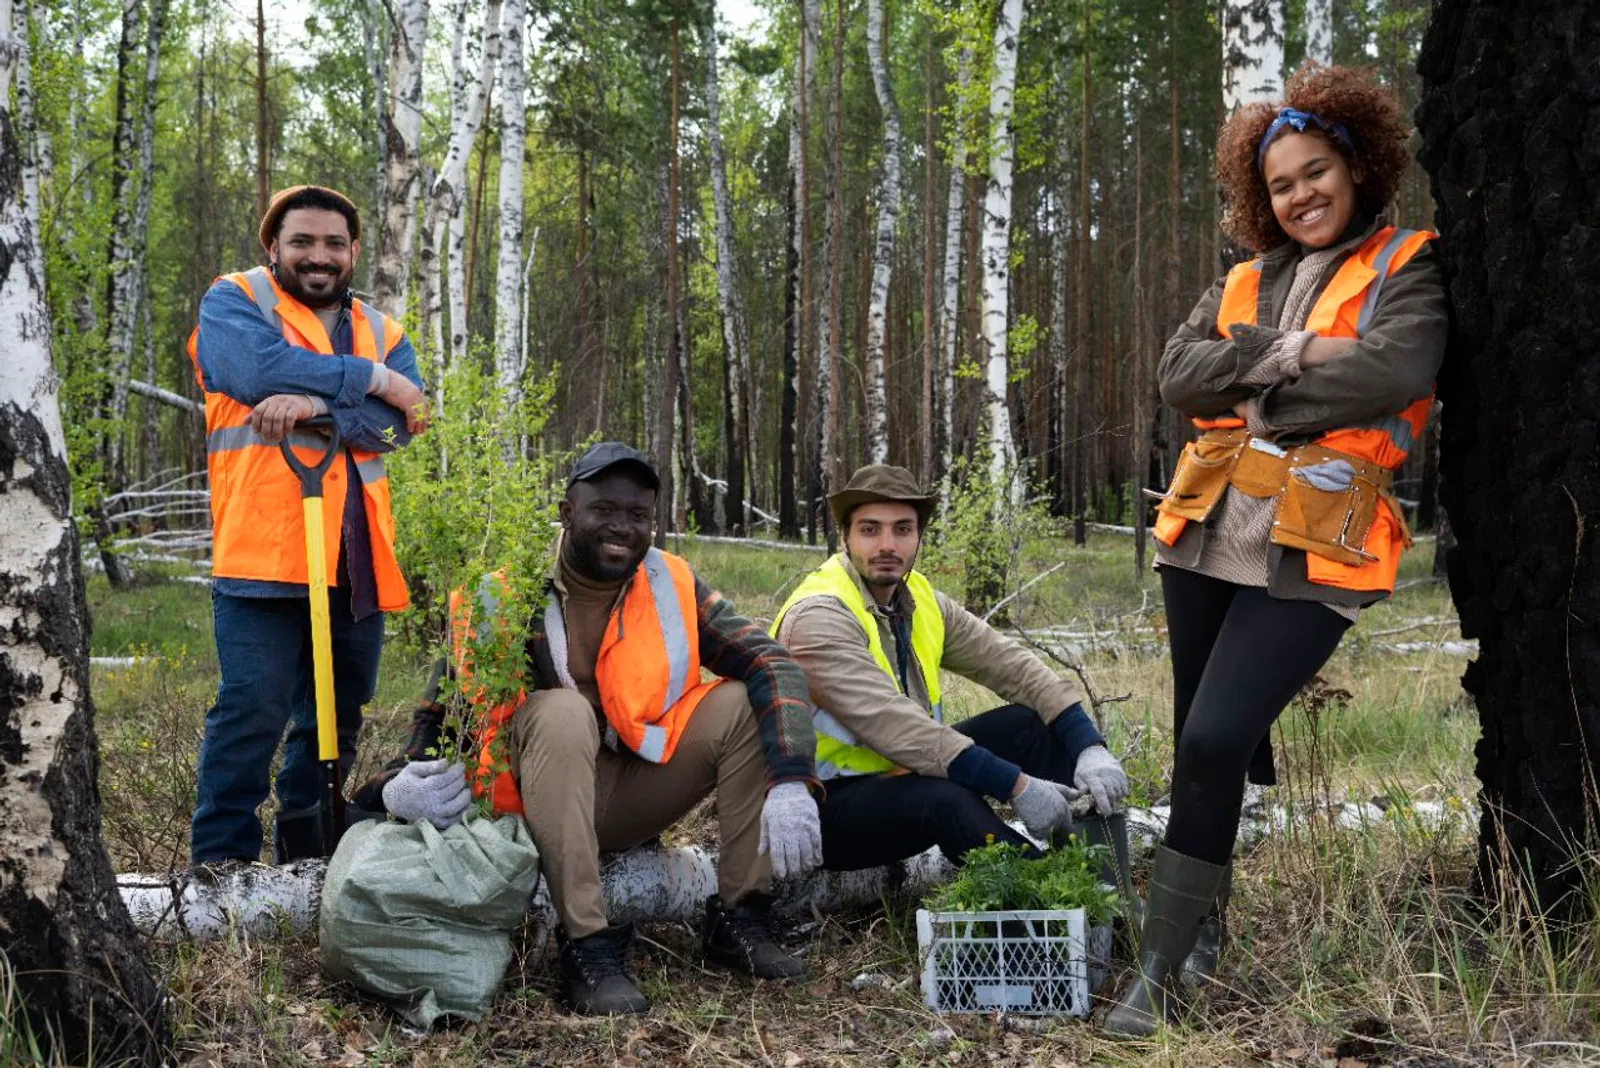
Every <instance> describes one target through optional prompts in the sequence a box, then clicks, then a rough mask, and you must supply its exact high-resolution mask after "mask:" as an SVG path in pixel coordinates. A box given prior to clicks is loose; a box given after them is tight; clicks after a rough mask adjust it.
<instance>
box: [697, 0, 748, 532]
mask: <svg viewBox="0 0 1600 1068" xmlns="http://www.w3.org/2000/svg"><path fill="white" fill-rule="evenodd" d="M700 47H701V52H702V53H703V56H702V58H703V60H704V62H705V65H706V99H705V105H706V140H707V142H708V143H709V147H710V150H711V201H712V210H713V211H714V213H715V215H716V241H717V310H718V311H719V312H720V314H721V316H722V344H723V348H724V350H725V351H726V354H727V363H728V367H727V379H728V417H729V418H728V421H729V424H730V425H729V427H728V430H729V431H730V433H729V434H728V435H727V436H728V443H727V450H728V455H727V461H728V462H727V478H728V499H727V517H728V523H729V525H730V526H734V527H735V528H736V529H735V530H734V533H736V534H743V533H744V532H745V531H746V530H748V529H749V525H750V510H749V507H748V505H747V503H746V500H745V498H746V497H747V496H748V495H749V487H748V482H747V480H746V477H745V469H746V466H747V465H748V464H749V462H750V387H751V381H750V328H749V327H748V326H747V325H746V323H745V315H744V298H743V297H741V296H740V294H739V274H738V270H737V267H738V264H737V263H735V261H734V253H733V200H732V197H731V196H730V195H729V192H728V168H727V161H726V160H725V159H724V158H723V153H722V125H721V114H720V108H719V101H718V85H717V28H716V19H715V18H714V17H708V18H707V19H706V21H705V23H704V24H703V25H702V26H701V29H700Z"/></svg>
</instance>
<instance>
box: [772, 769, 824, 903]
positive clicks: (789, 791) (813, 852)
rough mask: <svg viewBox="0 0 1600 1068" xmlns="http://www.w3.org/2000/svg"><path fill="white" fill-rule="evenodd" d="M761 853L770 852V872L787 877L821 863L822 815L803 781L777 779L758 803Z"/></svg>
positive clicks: (776, 875) (801, 872)
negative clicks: (759, 803)
mask: <svg viewBox="0 0 1600 1068" xmlns="http://www.w3.org/2000/svg"><path fill="white" fill-rule="evenodd" d="M759 851H760V853H761V854H762V855H763V856H765V855H766V854H767V853H769V852H770V853H771V854H772V875H773V877H774V878H777V879H787V878H789V877H790V876H792V875H800V874H803V873H804V872H807V871H810V870H811V869H812V868H815V867H817V866H818V865H820V864H821V863H822V816H821V814H819V813H818V812H817V801H816V798H814V797H812V796H811V791H809V790H807V789H806V784H805V783H803V782H780V783H779V784H778V785H776V786H774V787H773V788H772V789H771V790H768V791H767V802H766V804H764V805H762V806H761V845H760V848H759Z"/></svg>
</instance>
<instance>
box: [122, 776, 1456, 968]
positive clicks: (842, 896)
mask: <svg viewBox="0 0 1600 1068" xmlns="http://www.w3.org/2000/svg"><path fill="white" fill-rule="evenodd" d="M1262 796H1263V794H1262V792H1261V791H1260V790H1259V789H1253V790H1252V791H1251V792H1250V793H1248V794H1247V795H1246V800H1245V804H1244V807H1243V810H1242V812H1241V821H1240V826H1239V840H1238V841H1239V845H1240V846H1241V847H1243V846H1249V845H1252V844H1254V843H1256V842H1259V841H1261V840H1262V839H1263V838H1265V837H1266V836H1268V835H1270V834H1273V833H1276V832H1280V831H1282V830H1284V829H1286V828H1287V827H1289V826H1290V825H1291V824H1294V823H1303V822H1307V821H1309V820H1312V819H1318V818H1321V819H1331V822H1332V823H1333V824H1334V825H1335V826H1337V827H1340V828H1344V829H1348V830H1354V831H1364V830H1367V829H1369V828H1372V827H1375V826H1380V825H1383V824H1385V823H1395V822H1404V821H1410V822H1413V823H1416V824H1419V825H1422V826H1426V827H1429V828H1434V829H1440V830H1445V829H1454V830H1459V831H1461V832H1463V833H1466V834H1473V833H1475V829H1476V827H1477V823H1478V813H1477V810H1476V809H1475V808H1474V807H1473V806H1472V805H1470V804H1465V803H1461V804H1455V803H1450V802H1444V801H1416V802H1412V803H1409V804H1406V805H1401V806H1390V807H1388V808H1384V807H1380V806H1379V805H1377V804H1375V803H1372V802H1342V803H1334V804H1331V805H1323V806H1318V807H1316V808H1314V809H1306V808H1305V807H1303V806H1302V807H1300V808H1298V809H1291V808H1289V807H1286V806H1283V805H1267V804H1266V803H1265V802H1264V801H1263V800H1262ZM1169 816H1170V809H1169V808H1168V807H1167V806H1166V805H1156V806H1154V807H1152V808H1147V809H1130V810H1129V811H1128V837H1129V844H1130V845H1131V846H1132V847H1133V848H1134V849H1136V850H1148V849H1151V848H1154V846H1155V844H1156V843H1157V842H1159V841H1160V840H1161V837H1162V836H1163V835H1164V834H1165V833H1166V827H1167V820H1168V818H1169ZM1018 829H1019V830H1020V828H1018ZM716 865H717V862H716V857H715V856H714V855H713V854H712V853H711V852H710V851H709V850H706V849H703V848H701V847H700V846H681V847H678V848H672V849H667V848H662V847H650V846H646V847H641V848H639V849H634V850H630V851H629V852H627V853H621V854H617V855H616V856H614V857H611V858H610V859H609V860H608V861H607V862H606V864H605V865H604V866H603V867H602V869H601V872H600V878H601V882H602V883H603V884H604V887H605V895H606V914H607V915H608V916H609V917H610V918H611V920H612V922H614V923H623V922H653V923H670V922H683V923H694V922H697V921H698V920H699V918H700V917H701V916H702V915H703V913H704V910H705V900H706V898H707V897H709V896H711V895H712V894H714V893H716V891H717V867H716ZM326 867H327V866H326V864H325V863H324V862H323V861H321V860H306V861H299V862H297V863H295V864H288V865H284V866H281V867H275V866H273V865H269V864H251V865H246V866H240V867H238V868H234V869H232V870H231V871H225V872H224V873H222V874H221V875H219V876H214V877H208V876H207V875H205V874H201V873H196V872H191V871H187V870H184V871H174V872H170V873H166V874H157V875H119V876H118V877H117V885H118V888H119V889H120V890H121V891H122V900H123V902H124V903H125V904H126V905H127V906H128V912H129V914H130V915H132V917H133V922H134V924H135V926H137V927H138V928H139V930H141V931H143V932H144V933H146V934H150V935H154V936H155V937H158V938H166V939H183V938H193V939H199V940H208V939H218V938H225V937H229V936H230V935H245V936H248V937H253V938H281V937H285V936H288V935H300V934H305V933H308V932H310V931H312V930H314V929H315V928H316V924H317V910H318V909H319V907H320V906H321V903H322V878H323V875H324V874H325V872H326ZM954 872H955V868H954V866H953V865H952V864H951V863H950V862H949V861H948V860H946V859H945V857H944V855H943V854H942V853H940V852H939V850H938V849H937V848H934V849H930V850H927V851H926V852H924V853H919V854H917V855H916V856H914V857H912V858H910V859H909V860H904V861H901V862H900V863H898V864H893V865H889V866H887V867H882V868H868V869H865V870H863V871H853V872H829V871H814V872H811V873H809V874H807V875H804V876H802V877H800V878H798V879H792V880H789V881H788V882H786V883H784V884H781V885H780V886H779V887H778V888H777V897H778V900H777V904H776V910H777V911H778V913H779V914H780V915H786V916H797V915H807V914H811V913H827V912H830V911H833V910H836V909H840V908H843V907H846V906H849V905H868V904H872V903H873V902H876V901H879V900H881V899H883V898H885V897H891V896H897V895H901V894H904V895H908V896H917V897H920V896H922V895H923V894H925V893H926V892H927V891H928V890H929V889H931V888H932V887H934V886H937V885H939V884H940V883H942V882H944V881H945V880H947V879H949V878H950V877H951V876H952V875H953V874H954ZM528 908H529V911H530V912H532V913H533V914H534V921H535V923H536V924H540V925H543V926H545V927H546V928H548V927H549V926H551V925H552V924H553V923H554V921H555V911H554V909H553V908H552V906H551V904H550V895H549V893H548V891H547V890H546V888H545V885H544V882H543V880H541V881H540V883H539V886H538V889H537V890H535V891H534V894H533V897H532V899H531V900H530V901H529V903H528Z"/></svg>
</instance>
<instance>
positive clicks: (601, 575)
mask: <svg viewBox="0 0 1600 1068" xmlns="http://www.w3.org/2000/svg"><path fill="white" fill-rule="evenodd" d="M567 545H568V547H569V551H570V552H571V553H572V565H573V567H574V568H576V569H577V571H578V573H579V574H580V575H583V576H584V577H585V578H588V579H591V580H592V581H595V582H616V581H617V580H619V579H625V578H627V577H628V576H629V575H631V574H633V572H634V569H636V568H637V567H638V566H639V562H640V561H641V560H643V559H644V554H645V552H646V551H648V549H649V546H648V543H647V544H646V546H645V548H643V549H640V550H638V551H637V552H636V553H634V554H633V555H632V556H630V557H629V558H628V561H627V562H626V563H623V564H611V563H607V562H606V561H605V560H604V559H603V558H602V557H601V555H600V540H599V539H598V538H596V539H595V540H593V541H584V540H582V539H580V538H569V539H567Z"/></svg>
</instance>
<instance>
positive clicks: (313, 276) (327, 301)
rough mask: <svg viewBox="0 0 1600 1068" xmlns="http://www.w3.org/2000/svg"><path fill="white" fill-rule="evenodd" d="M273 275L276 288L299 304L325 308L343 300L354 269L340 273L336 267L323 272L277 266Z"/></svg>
mask: <svg viewBox="0 0 1600 1068" xmlns="http://www.w3.org/2000/svg"><path fill="white" fill-rule="evenodd" d="M273 274H274V275H275V276H276V278H277V279H278V286H279V287H280V288H281V289H282V290H283V291H284V292H285V293H288V294H289V295H290V296H291V297H293V298H294V299H295V300H298V301H299V302H300V303H301V304H304V305H305V306H306V307H308V308H326V307H329V306H331V305H334V304H338V303H339V302H340V301H342V300H343V299H344V294H345V291H346V290H348V289H349V288H350V279H351V278H353V277H355V268H354V266H352V267H350V268H349V269H348V270H344V271H341V270H339V269H338V268H337V267H335V268H333V269H331V270H324V269H321V268H315V269H313V268H309V267H304V266H301V267H292V268H291V267H284V266H283V265H282V264H279V265H278V266H277V268H276V270H274V272H273Z"/></svg>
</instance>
